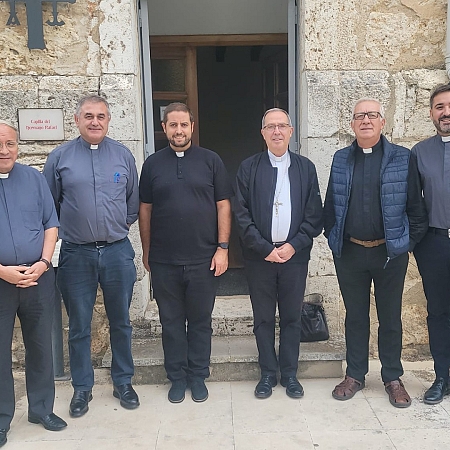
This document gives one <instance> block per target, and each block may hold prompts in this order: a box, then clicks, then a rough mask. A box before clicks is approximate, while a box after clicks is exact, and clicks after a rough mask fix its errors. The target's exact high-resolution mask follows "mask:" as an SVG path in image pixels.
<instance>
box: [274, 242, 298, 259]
mask: <svg viewBox="0 0 450 450" xmlns="http://www.w3.org/2000/svg"><path fill="white" fill-rule="evenodd" d="M277 250H278V256H279V257H280V258H281V259H282V260H283V262H286V261H289V260H290V259H291V258H292V257H293V256H294V255H295V249H294V247H292V245H291V244H289V243H287V242H286V244H283V245H282V246H281V247H278V248H277Z"/></svg>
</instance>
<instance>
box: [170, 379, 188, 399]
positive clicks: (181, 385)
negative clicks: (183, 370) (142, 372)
mask: <svg viewBox="0 0 450 450" xmlns="http://www.w3.org/2000/svg"><path fill="white" fill-rule="evenodd" d="M186 387H187V382H186V380H185V379H184V378H183V379H181V380H175V381H172V386H171V388H170V389H169V394H168V395H167V397H168V399H169V402H170V403H181V402H182V401H183V400H184V397H185V393H186Z"/></svg>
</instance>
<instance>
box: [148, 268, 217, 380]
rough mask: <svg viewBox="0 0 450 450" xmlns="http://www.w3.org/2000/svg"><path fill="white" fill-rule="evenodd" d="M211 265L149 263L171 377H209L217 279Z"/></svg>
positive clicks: (165, 359)
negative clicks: (212, 319)
mask: <svg viewBox="0 0 450 450" xmlns="http://www.w3.org/2000/svg"><path fill="white" fill-rule="evenodd" d="M210 265H211V263H210V262H207V263H203V264H192V265H185V266H179V265H171V264H160V263H155V262H151V263H150V270H151V275H152V285H153V293H154V296H155V299H156V302H157V304H158V308H159V318H160V321H161V326H162V344H163V349H164V367H165V369H166V372H167V378H169V380H170V381H176V380H181V379H185V378H186V377H188V378H192V377H200V378H203V379H204V378H207V377H209V360H210V357H211V335H212V328H211V314H212V311H213V308H214V301H215V298H216V291H217V287H218V282H219V279H218V277H215V276H214V271H213V270H210V269H209V268H210Z"/></svg>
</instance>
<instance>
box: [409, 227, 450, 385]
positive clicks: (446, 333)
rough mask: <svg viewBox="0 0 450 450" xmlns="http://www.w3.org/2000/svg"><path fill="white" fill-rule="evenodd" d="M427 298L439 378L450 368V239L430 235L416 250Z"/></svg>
mask: <svg viewBox="0 0 450 450" xmlns="http://www.w3.org/2000/svg"><path fill="white" fill-rule="evenodd" d="M414 256H415V257H416V261H417V265H418V267H419V271H420V275H421V276H422V283H423V288H424V291H425V296H426V297H427V309H428V317H427V323H428V336H429V342H430V350H431V355H432V356H433V359H434V371H435V372H436V376H438V377H443V378H445V379H447V378H448V376H449V367H450V239H449V238H448V237H446V236H442V235H436V234H433V233H430V232H429V233H427V234H426V236H425V237H424V238H423V239H422V241H421V242H420V243H419V244H417V245H416V248H415V249H414Z"/></svg>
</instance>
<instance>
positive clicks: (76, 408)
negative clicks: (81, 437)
mask: <svg viewBox="0 0 450 450" xmlns="http://www.w3.org/2000/svg"><path fill="white" fill-rule="evenodd" d="M91 400H92V391H74V393H73V396H72V400H71V401H70V406H69V414H70V416H71V417H81V416H84V415H85V414H86V413H87V412H88V409H89V406H88V403H89V402H90V401H91Z"/></svg>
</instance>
